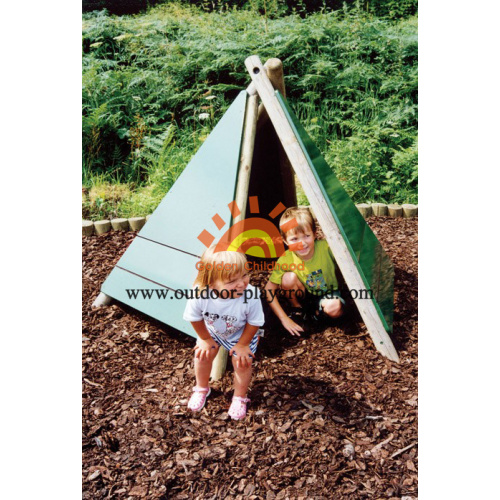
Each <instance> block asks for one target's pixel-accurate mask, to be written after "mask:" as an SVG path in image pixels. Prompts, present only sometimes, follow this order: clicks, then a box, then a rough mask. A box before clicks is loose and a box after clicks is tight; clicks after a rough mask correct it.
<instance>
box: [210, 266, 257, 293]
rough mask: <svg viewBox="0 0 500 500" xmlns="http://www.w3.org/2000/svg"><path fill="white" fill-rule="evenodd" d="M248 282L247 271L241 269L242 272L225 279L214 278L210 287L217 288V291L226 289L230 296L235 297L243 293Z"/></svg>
mask: <svg viewBox="0 0 500 500" xmlns="http://www.w3.org/2000/svg"><path fill="white" fill-rule="evenodd" d="M248 283H250V276H249V275H248V272H247V271H243V272H242V273H240V274H238V275H236V276H233V277H232V278H230V279H227V280H215V281H214V283H213V284H212V286H211V288H213V289H214V290H217V291H218V292H219V293H220V292H221V291H222V290H228V291H229V296H230V297H231V298H236V297H240V296H241V295H243V292H244V291H245V289H246V287H247V286H248ZM233 290H234V292H233Z"/></svg>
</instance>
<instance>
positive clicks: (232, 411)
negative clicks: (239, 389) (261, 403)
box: [228, 396, 250, 420]
mask: <svg viewBox="0 0 500 500" xmlns="http://www.w3.org/2000/svg"><path fill="white" fill-rule="evenodd" d="M249 402H250V400H249V399H248V398H241V397H240V396H233V401H232V402H231V406H230V407H229V411H228V413H229V416H230V417H231V418H232V419H233V420H241V419H242V418H245V417H246V416H247V403H249Z"/></svg>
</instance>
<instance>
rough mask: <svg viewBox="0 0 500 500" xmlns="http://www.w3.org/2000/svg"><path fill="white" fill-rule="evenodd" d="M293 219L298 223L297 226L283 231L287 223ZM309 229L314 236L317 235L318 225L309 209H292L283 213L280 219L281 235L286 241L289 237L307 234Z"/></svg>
mask: <svg viewBox="0 0 500 500" xmlns="http://www.w3.org/2000/svg"><path fill="white" fill-rule="evenodd" d="M292 219H295V220H296V221H297V226H295V227H293V228H291V229H289V230H285V231H283V226H285V225H286V223H287V222H290V221H291V220H292ZM285 227H286V226H285ZM309 229H310V230H311V231H312V232H313V234H316V223H315V222H314V217H313V216H312V214H311V212H310V210H309V209H308V208H307V207H290V208H287V209H286V210H285V211H284V212H283V215H282V216H281V219H280V233H281V236H283V238H284V239H286V238H287V235H293V234H296V233H305V232H307V231H308V230H309Z"/></svg>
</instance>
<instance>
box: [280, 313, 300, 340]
mask: <svg viewBox="0 0 500 500" xmlns="http://www.w3.org/2000/svg"><path fill="white" fill-rule="evenodd" d="M281 324H282V325H283V326H284V327H285V329H286V330H288V331H289V332H290V333H291V334H292V335H296V336H297V337H300V333H301V332H302V333H303V332H304V329H303V328H302V327H301V326H300V325H298V324H297V323H295V321H293V319H290V318H289V317H288V316H285V317H284V318H283V319H282V320H281Z"/></svg>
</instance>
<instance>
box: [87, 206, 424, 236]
mask: <svg viewBox="0 0 500 500" xmlns="http://www.w3.org/2000/svg"><path fill="white" fill-rule="evenodd" d="M356 208H357V209H358V210H359V211H360V213H361V215H362V216H363V217H364V218H365V219H367V218H368V217H373V216H375V217H391V218H397V217H402V218H412V217H417V216H418V205H412V204H410V203H404V204H402V205H397V204H393V203H389V204H385V203H358V204H356ZM150 217H151V215H147V216H146V217H130V218H129V219H124V218H116V219H105V220H98V221H91V220H82V236H92V235H93V234H97V235H99V234H104V233H107V232H109V231H139V230H140V229H141V228H142V226H144V224H146V222H147V221H148V220H149V218H150Z"/></svg>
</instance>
